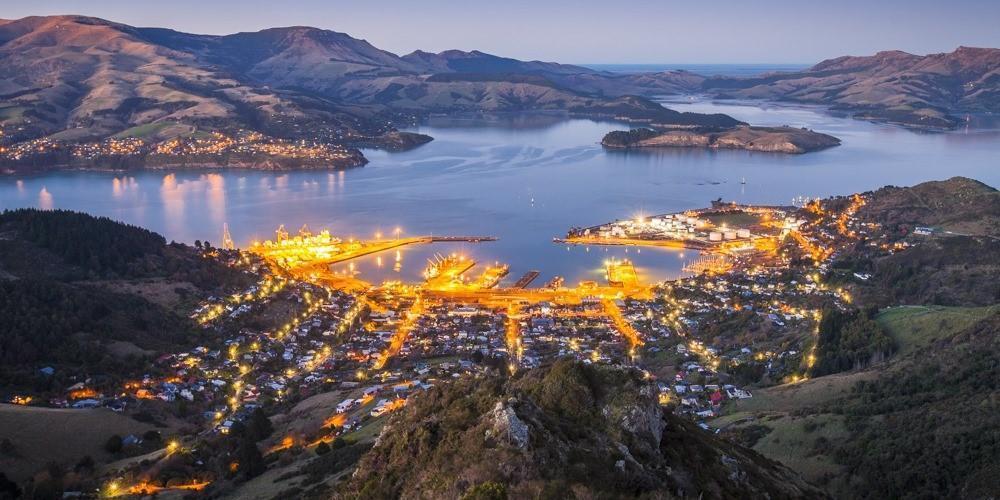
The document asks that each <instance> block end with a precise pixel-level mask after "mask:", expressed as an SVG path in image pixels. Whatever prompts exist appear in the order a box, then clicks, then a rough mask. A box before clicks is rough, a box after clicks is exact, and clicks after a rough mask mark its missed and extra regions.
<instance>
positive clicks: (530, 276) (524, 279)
mask: <svg viewBox="0 0 1000 500" xmlns="http://www.w3.org/2000/svg"><path fill="white" fill-rule="evenodd" d="M539 274H541V273H540V272H539V271H528V272H526V273H524V276H521V278H520V279H518V280H517V282H516V283H514V286H513V288H527V287H528V285H530V284H531V282H532V281H535V278H537V277H538V275H539Z"/></svg>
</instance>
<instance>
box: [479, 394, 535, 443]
mask: <svg viewBox="0 0 1000 500" xmlns="http://www.w3.org/2000/svg"><path fill="white" fill-rule="evenodd" d="M489 420H490V422H491V427H490V429H489V430H488V431H486V437H487V438H493V439H498V440H504V441H506V443H507V444H509V445H511V446H514V447H515V448H524V447H525V446H527V445H528V425H527V424H525V423H524V421H522V420H521V419H520V418H518V416H517V412H515V411H514V409H513V408H511V407H510V406H508V405H507V404H505V403H504V402H503V401H497V405H496V406H495V407H493V412H491V413H490V414H489Z"/></svg>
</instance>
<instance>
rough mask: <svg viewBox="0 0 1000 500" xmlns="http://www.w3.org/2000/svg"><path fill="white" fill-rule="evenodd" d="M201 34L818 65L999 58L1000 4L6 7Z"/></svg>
mask: <svg viewBox="0 0 1000 500" xmlns="http://www.w3.org/2000/svg"><path fill="white" fill-rule="evenodd" d="M50 14H84V15H90V16H96V17H101V18H105V19H110V20H113V21H118V22H122V23H125V24H131V25H135V26H156V27H166V28H173V29H176V30H180V31H186V32H192V33H204V34H228V33H235V32H240V31H256V30H259V29H263V28H269V27H275V26H293V25H306V26H315V27H318V28H325V29H331V30H335V31H341V32H345V33H348V34H350V35H352V36H354V37H356V38H362V39H365V40H368V41H369V42H371V43H372V44H374V45H375V46H377V47H379V48H381V49H385V50H388V51H391V52H394V53H396V54H406V53H408V52H411V51H413V50H416V49H422V50H427V51H432V52H438V51H441V50H446V49H462V50H473V49H476V50H482V51H484V52H490V53H493V54H497V55H502V56H508V57H515V58H519V59H529V60H532V59H539V60H546V61H558V62H564V63H577V64H587V63H590V64H609V63H612V64H613V63H620V64H639V63H648V64H656V63H683V64H699V63H701V64H720V63H784V64H807V63H815V62H818V61H821V60H823V59H827V58H830V57H837V56H841V55H868V54H872V53H875V52H877V51H880V50H890V49H899V50H905V51H907V52H911V53H915V54H927V53H935V52H949V51H951V50H953V49H955V48H956V47H958V46H960V45H966V46H973V47H1000V28H998V26H1000V0H937V1H929V0H840V1H831V0H825V1H816V0H741V1H733V0H708V1H701V2H699V1H695V0H683V1H677V0H641V1H640V0H600V1H598V0H351V1H347V0H283V1H281V0H271V1H262V0H30V1H23V0H0V18H5V19H16V18H20V17H24V16H30V15H50Z"/></svg>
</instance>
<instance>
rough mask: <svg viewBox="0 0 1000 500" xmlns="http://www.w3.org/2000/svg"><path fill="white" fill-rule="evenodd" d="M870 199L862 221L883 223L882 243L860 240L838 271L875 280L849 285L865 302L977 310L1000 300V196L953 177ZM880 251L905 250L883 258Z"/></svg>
mask: <svg viewBox="0 0 1000 500" xmlns="http://www.w3.org/2000/svg"><path fill="white" fill-rule="evenodd" d="M868 199H869V201H868V202H867V203H866V204H865V206H863V207H861V209H860V210H859V211H858V213H857V217H858V218H859V220H861V221H863V222H864V223H868V224H878V225H879V227H880V232H881V233H882V238H883V240H882V241H876V242H870V241H862V242H860V243H859V244H857V245H856V246H855V247H854V248H851V249H848V250H847V251H845V252H844V253H843V254H842V255H841V256H840V257H839V258H838V260H837V261H836V262H835V263H834V264H833V266H834V267H835V268H840V269H848V270H851V271H852V272H855V273H861V274H870V275H871V277H870V278H868V279H865V280H859V279H855V278H849V279H848V280H847V281H846V282H845V283H849V284H850V286H852V287H854V288H855V290H856V292H857V294H858V295H860V296H862V300H863V301H864V302H867V303H869V304H872V305H879V306H886V305H896V304H937V305H949V306H974V305H991V304H995V303H997V302H998V301H1000V285H998V284H997V283H1000V266H998V265H997V263H998V262H1000V249H998V247H997V245H996V242H997V238H998V237H1000V219H998V215H997V214H1000V191H997V190H996V189H994V188H992V187H990V186H987V185H986V184H983V183H981V182H978V181H975V180H972V179H967V178H962V177H955V178H951V179H948V180H945V181H933V182H926V183H923V184H919V185H917V186H913V187H906V188H902V187H885V188H882V189H879V190H877V191H875V192H873V193H871V194H870V196H869V197H868ZM918 227H919V228H924V229H921V232H923V233H925V234H920V233H918V232H917V231H916V228H918ZM879 245H893V246H895V245H899V246H900V247H901V250H900V251H896V252H892V253H890V254H888V255H886V254H883V253H881V252H880V251H879V248H880V246H879Z"/></svg>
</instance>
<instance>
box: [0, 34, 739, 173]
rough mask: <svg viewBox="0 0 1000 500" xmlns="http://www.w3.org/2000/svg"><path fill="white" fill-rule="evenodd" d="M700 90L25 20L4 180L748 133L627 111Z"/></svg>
mask: <svg viewBox="0 0 1000 500" xmlns="http://www.w3.org/2000/svg"><path fill="white" fill-rule="evenodd" d="M700 81H701V79H700V77H697V76H695V75H692V74H690V73H682V72H670V73H663V74H655V75H642V76H632V75H613V74H610V73H602V72H597V71H593V70H589V69H587V68H582V67H578V66H570V65H562V64H557V63H547V62H540V61H527V62H526V61H518V60H515V59H509V58H503V57H499V56H494V55H490V54H485V53H482V52H478V51H472V52H461V51H445V52H441V53H438V54H430V53H426V52H420V51H417V52H414V53H411V54H409V55H406V56H403V57H399V56H397V55H395V54H392V53H390V52H386V51H383V50H381V49H378V48H377V47H374V46H373V45H371V44H370V43H368V42H366V41H364V40H359V39H356V38H353V37H351V36H350V35H347V34H344V33H338V32H335V31H329V30H321V29H316V28H309V27H302V26H295V27H286V28H271V29H266V30H262V31H258V32H248V33H237V34H233V35H225V36H214V35H195V34H188V33H181V32H177V31H173V30H168V29H163V28H136V27H132V26H127V25H124V24H119V23H114V22H111V21H106V20H103V19H96V18H90V17H82V16H50V17H27V18H24V19H18V20H12V21H9V22H6V23H4V24H0V100H2V102H0V129H2V135H0V138H2V143H0V146H2V147H5V151H3V152H2V153H4V154H3V162H2V163H0V167H4V168H5V169H6V170H13V169H15V168H18V169H36V168H40V167H42V166H52V165H56V166H62V167H67V166H68V167H94V166H98V167H104V168H108V167H110V168H128V167H133V166H147V165H152V166H178V165H182V166H190V165H195V166H197V165H206V164H222V165H228V166H241V167H252V168H286V167H303V166H306V167H324V166H325V167H331V166H332V167H336V168H346V167H352V166H358V165H362V164H364V158H363V156H361V153H360V152H359V151H358V149H357V148H358V147H362V146H363V147H371V146H377V147H387V148H390V149H398V148H400V147H412V146H414V145H419V144H421V143H423V142H426V140H429V138H426V137H423V136H421V137H410V138H407V139H406V140H402V141H401V140H399V137H400V135H401V134H405V133H403V132H398V131H397V130H396V129H395V126H394V122H397V121H399V122H401V123H409V122H412V121H413V120H414V119H415V118H419V117H421V116H425V115H427V114H430V113H451V112H458V111H473V112H494V111H522V110H558V111H568V112H572V113H574V114H578V115H586V116H599V117H608V116H610V117H621V118H626V119H632V120H640V121H647V122H648V121H650V120H654V119H655V120H656V121H658V122H660V123H667V124H676V125H689V124H692V123H694V124H696V125H699V126H712V127H718V126H720V123H723V124H728V125H723V126H732V125H733V124H734V123H737V122H736V120H733V119H731V118H729V117H725V119H722V118H721V117H719V116H706V115H697V114H692V113H687V114H683V115H682V114H681V113H676V112H672V111H670V110H668V109H666V108H664V107H663V106H661V105H659V104H657V103H654V102H652V101H650V100H648V99H646V98H643V97H637V96H630V97H629V98H628V99H623V97H625V96H627V95H629V94H632V93H643V94H646V95H656V94H662V93H664V92H665V91H678V90H681V89H691V88H694V85H696V84H697V83H699V82H700ZM678 119H680V120H681V121H676V122H675V121H674V120H678ZM418 139H419V140H418ZM303 141H304V142H303ZM81 145H83V146H81Z"/></svg>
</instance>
